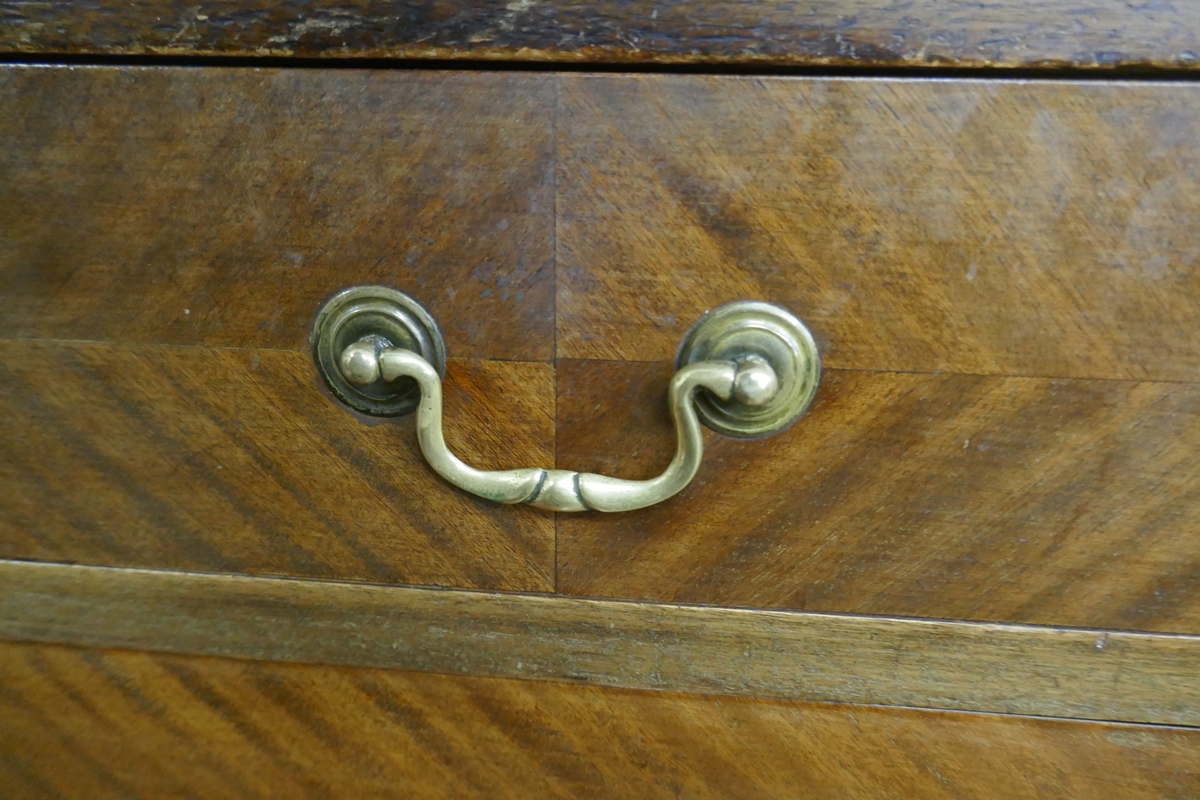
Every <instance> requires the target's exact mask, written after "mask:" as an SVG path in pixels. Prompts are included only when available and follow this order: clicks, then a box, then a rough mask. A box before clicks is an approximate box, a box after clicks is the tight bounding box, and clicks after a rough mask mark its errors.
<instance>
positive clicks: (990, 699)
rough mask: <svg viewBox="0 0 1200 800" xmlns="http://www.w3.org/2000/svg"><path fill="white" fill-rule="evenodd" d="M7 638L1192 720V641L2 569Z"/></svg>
mask: <svg viewBox="0 0 1200 800" xmlns="http://www.w3.org/2000/svg"><path fill="white" fill-rule="evenodd" d="M0 638H6V639H14V640H19V641H38V642H53V643H70V644H81V645H89V646H95V647H117V648H132V649H149V650H159V651H167V652H176V653H192V654H208V655H222V656H234V657H239V658H249V659H265V660H275V661H298V662H315V663H323V664H342V665H355V666H371V667H390V668H399V669H407V670H416V671H423V672H441V673H462V674H471V675H484V676H492V677H506V678H526V679H539V680H553V681H584V682H587V683H589V684H593V685H598V686H610V687H625V688H636V689H656V690H665V691H674V692H686V693H711V694H730V695H752V696H768V697H776V698H784V699H793V700H809V701H812V700H822V701H835V702H849V703H873V704H885V705H902V706H919V707H924V708H942V709H957V710H969V711H987V712H1001V713H1012V714H1032V715H1039V716H1060V717H1075V718H1085V719H1100V720H1117V721H1128V722H1144V723H1156V724H1178V725H1200V670H1198V669H1197V666H1196V665H1197V663H1200V637H1194V636H1166V635H1153V634H1140V633H1123V632H1113V631H1109V632H1105V631H1086V630H1070V629H1052V628H1034V627H1022V626H1014V625H995V624H972V623H961V622H937V621H917V620H897V619H886V618H872V617H849V616H828V615H815V614H799V613H786V612H772V611H752V610H739V609H728V608H702V607H686V606H666V605H644V604H636V603H621V602H613V601H602V600H577V599H568V598H560V597H546V596H530V595H498V594H486V593H478V592H468V591H461V590H433V589H411V588H400V587H379V586H371V585H355V584H342V583H327V582H311V581H296V580H278V579H270V578H247V577H239V576H219V575H199V574H179V573H176V574H172V573H161V572H145V571H134V570H117V569H105V568H97V567H80V566H69V565H53V564H35V563H28V562H25V563H21V562H0Z"/></svg>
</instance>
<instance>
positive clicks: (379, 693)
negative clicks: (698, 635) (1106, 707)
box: [0, 644, 1200, 800]
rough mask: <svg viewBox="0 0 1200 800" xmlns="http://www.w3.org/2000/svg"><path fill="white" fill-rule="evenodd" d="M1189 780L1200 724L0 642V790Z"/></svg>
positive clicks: (433, 792) (846, 793)
mask: <svg viewBox="0 0 1200 800" xmlns="http://www.w3.org/2000/svg"><path fill="white" fill-rule="evenodd" d="M799 789H802V791H803V794H804V796H805V797H810V798H815V799H817V800H821V799H822V798H831V799H832V798H837V799H838V800H844V799H845V798H851V799H853V798H864V799H865V798H870V799H871V800H874V799H875V798H879V797H893V798H914V799H915V798H921V800H926V798H954V800H962V799H963V798H993V797H1006V798H1042V797H1120V798H1129V799H1130V800H1139V799H1140V798H1146V799H1147V800H1149V799H1150V798H1161V797H1180V798H1182V797H1191V796H1194V795H1195V794H1197V793H1198V792H1200V732H1197V731H1196V730H1187V729H1171V728H1162V727H1138V726H1131V725H1113V724H1097V723H1080V722H1069V721H1063V720H1038V719H1029V718H1019V717H997V716H985V715H978V714H950V713H939V712H928V711H912V710H902V709H881V708H871V707H856V706H837V705H808V704H800V703H784V702H777V701H767V700H746V699H734V698H719V697H695V696H684V695H672V694H660V693H649V692H632V691H622V690H613V689H599V688H593V687H586V686H565V685H556V684H550V683H529V682H524V681H511V680H495V679H485V678H462V677H443V676H438V675H421V674H412V673H403V672H394V671H384V670H367V669H348V668H339V667H310V666H300V665H294V664H263V663H252V662H236V661H226V660H223V659H213V658H187V657H179V656H164V655H150V654H143V653H122V652H115V651H94V650H76V649H71V648H65V647H54V646H37V645H13V644H6V645H0V793H3V794H4V795H5V796H6V797H20V798H24V799H26V800H40V798H76V797H78V798H88V800H99V799H101V798H110V797H112V798H116V797H131V796H141V797H175V796H187V797H196V798H221V799H222V800H224V798H229V797H283V796H286V797H323V798H337V797H346V798H360V797H404V798H455V799H456V800H457V799H458V798H487V799H488V800H506V799H507V798H520V799H521V800H531V799H536V798H584V797H605V798H631V799H633V800H647V799H648V798H677V797H688V798H696V799H697V800H700V799H702V798H730V797H737V798H746V800H753V799H754V798H772V799H774V798H779V797H792V796H795V794H796V792H797V791H798V790H799Z"/></svg>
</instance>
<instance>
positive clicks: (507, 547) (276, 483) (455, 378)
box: [0, 341, 554, 591]
mask: <svg viewBox="0 0 1200 800" xmlns="http://www.w3.org/2000/svg"><path fill="white" fill-rule="evenodd" d="M553 403H554V371H553V368H552V367H551V366H550V365H548V364H527V363H517V362H500V361H453V360H452V361H451V362H450V366H449V369H448V374H447V382H446V407H447V414H448V417H449V420H448V422H447V429H446V435H447V441H448V442H449V444H450V446H451V447H452V448H454V451H455V452H456V453H459V454H460V455H461V456H462V457H463V458H465V459H467V460H468V462H469V463H473V464H477V465H479V466H481V467H490V468H500V467H506V466H526V465H528V464H550V463H551V462H552V461H553V440H554V432H553V425H554V420H553V417H552V414H553V407H554V406H553ZM510 416H511V418H515V419H519V420H520V421H521V424H520V425H515V426H514V425H509V424H508V421H509V419H510ZM0 441H3V442H4V445H3V447H0V555H2V556H3V557H6V558H27V559H37V560H46V561H78V562H84V563H92V564H107V565H129V566H154V567H167V568H173V569H188V570H201V571H224V572H250V573H270V574H281V575H304V576H309V577H337V578H343V579H362V580H372V581H383V582H402V583H434V584H449V585H455V586H469V587H486V588H498V589H522V590H527V591H548V590H550V589H552V588H553V575H554V564H553V557H554V555H553V554H554V523H553V518H552V517H550V516H549V515H546V514H542V513H540V512H538V511H535V510H533V509H530V508H526V507H516V508H514V507H502V506H498V505H495V504H493V503H489V502H487V501H484V500H480V499H478V498H475V497H473V496H471V495H468V494H466V493H463V492H459V491H458V490H456V489H454V488H453V487H451V486H449V485H447V484H446V483H445V482H444V481H442V480H441V479H440V478H439V477H438V476H437V475H436V474H434V473H433V472H432V470H430V469H429V468H428V467H427V466H426V465H425V462H424V459H423V458H422V456H421V453H420V450H419V449H418V446H417V442H416V435H415V431H414V430H413V421H412V419H411V418H407V419H403V420H397V421H394V422H383V423H379V422H375V423H369V422H366V421H360V420H359V419H356V418H355V417H354V416H352V415H351V414H350V413H348V412H347V411H345V410H343V409H342V408H341V407H339V406H338V405H337V404H336V403H335V402H334V401H333V400H332V399H331V398H330V397H329V396H328V394H327V393H326V392H325V391H324V390H323V387H321V385H320V379H319V378H318V377H317V375H316V368H315V367H314V365H313V363H312V360H311V357H310V356H309V355H308V354H307V353H293V352H281V351H271V350H257V351H242V350H220V349H210V348H194V347H146V346H139V347H129V346H121V345H105V344H85V343H58V342H30V341H0Z"/></svg>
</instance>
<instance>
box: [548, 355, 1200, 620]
mask: <svg viewBox="0 0 1200 800" xmlns="http://www.w3.org/2000/svg"><path fill="white" fill-rule="evenodd" d="M672 373H673V367H672V365H671V364H662V363H659V364H645V363H629V362H602V361H567V360H564V361H560V362H559V365H558V373H557V375H558V391H559V399H558V436H557V445H558V465H559V466H560V467H562V468H564V469H575V470H591V471H597V472H602V473H604V474H611V475H616V476H619V477H626V478H646V477H650V476H651V475H653V474H656V473H657V472H658V471H660V470H661V469H662V468H663V467H664V466H665V464H666V463H667V462H668V461H669V460H670V456H671V453H672V450H673V432H672V428H671V423H670V420H669V419H668V418H667V409H666V403H665V402H664V399H663V398H664V397H665V395H666V386H667V382H668V381H669V380H670V376H671V374H672ZM705 443H706V451H705V456H704V464H703V466H702V467H701V469H700V473H699V475H698V476H697V478H696V479H695V481H693V483H692V485H691V486H689V487H688V488H687V489H686V490H685V491H684V492H683V493H682V494H680V495H679V496H677V497H675V498H673V499H672V500H669V501H667V502H665V503H662V504H660V505H658V506H653V507H651V508H647V509H643V510H641V511H637V512H632V513H629V514H619V515H573V516H567V515H564V516H562V517H560V519H559V521H558V535H559V542H558V563H559V567H558V579H559V589H560V591H564V592H568V593H575V594H584V595H593V596H596V595H599V596H609V597H631V598H647V599H654V600H661V601H677V602H700V603H720V604H733V605H747V606H775V607H787V608H798V609H807V610H812V611H835V612H848V613H858V614H887V615H911V616H921V617H942V618H950V619H976V620H1005V621H1013V622H1026V623H1044V624H1052V625H1076V626H1082V627H1101V628H1124V629H1140V630H1159V631H1176V632H1196V631H1200V523H1197V520H1200V461H1198V460H1197V457H1196V454H1197V453H1200V386H1197V385H1194V384H1172V383H1145V382H1135V381H1083V380H1066V381H1063V380H1051V379H1035V378H995V377H980V376H971V375H920V374H915V375H914V374H901V373H869V372H840V371H826V373H825V374H824V375H823V376H822V381H821V387H820V390H819V392H818V394H817V399H816V402H815V404H814V405H813V407H812V409H811V410H810V411H809V412H808V414H807V416H805V417H804V418H803V419H801V421H800V422H799V423H798V424H797V425H796V426H795V427H794V428H792V429H791V430H790V431H788V432H786V433H784V434H781V435H779V436H776V437H772V438H768V439H764V440H760V441H756V442H744V441H736V440H732V439H725V438H722V437H719V436H717V435H716V434H712V433H708V434H707V435H706V442H705Z"/></svg>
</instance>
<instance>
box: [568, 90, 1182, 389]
mask: <svg viewBox="0 0 1200 800" xmlns="http://www.w3.org/2000/svg"><path fill="white" fill-rule="evenodd" d="M559 80H560V86H561V88H560V119H559V125H558V141H559V156H558V191H559V196H558V262H557V263H558V270H559V279H558V303H557V308H558V340H557V341H558V347H557V352H558V355H559V356H560V357H563V358H598V359H627V360H645V361H666V360H669V359H670V358H671V357H673V355H674V352H675V349H676V348H677V347H678V345H679V341H680V339H681V338H682V336H683V333H684V332H685V331H686V330H687V328H688V326H689V325H691V324H692V322H694V321H695V320H696V319H697V318H699V317H700V315H701V314H702V313H703V312H704V311H705V310H706V309H709V308H712V307H714V306H717V305H719V304H721V303H725V302H729V301H731V300H736V299H761V300H770V301H774V302H778V303H780V304H782V305H784V306H787V307H789V308H791V309H792V310H793V311H794V312H796V313H797V314H799V315H800V316H801V318H803V319H804V320H805V321H806V322H807V323H808V324H809V325H810V327H811V328H812V329H813V332H814V334H815V335H816V338H817V340H818V343H819V344H820V346H821V349H822V352H823V358H824V361H825V365H826V366H828V367H834V368H846V369H872V370H899V371H919V372H939V371H941V372H966V373H973V374H989V375H1030V376H1046V377H1080V378H1122V379H1136V380H1147V379H1153V380H1175V381H1194V380H1197V379H1200V327H1198V326H1196V325H1195V324H1194V323H1195V319H1196V318H1197V315H1198V314H1200V280H1197V275H1198V274H1200V273H1198V272H1197V270H1200V228H1198V227H1197V226H1196V224H1195V220H1196V219H1197V218H1200V137H1197V135H1196V131H1197V130H1200V87H1194V86H1191V85H1184V84H1159V85H1154V84H1144V83H1143V84H1117V83H1053V82H1026V83H1017V82H1006V81H920V80H914V81H903V80H830V79H771V78H750V77H741V78H732V77H713V76H698V75H686V76H674V75H660V76H621V75H600V76H572V75H564V76H562V77H560V79H559Z"/></svg>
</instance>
